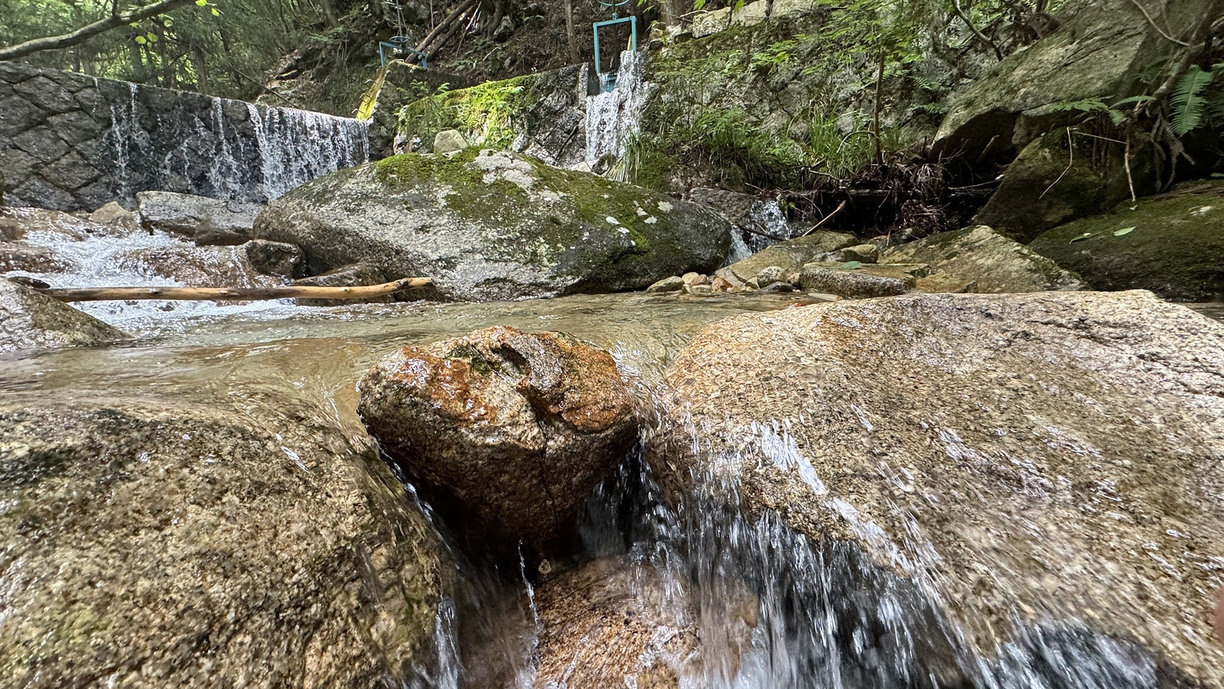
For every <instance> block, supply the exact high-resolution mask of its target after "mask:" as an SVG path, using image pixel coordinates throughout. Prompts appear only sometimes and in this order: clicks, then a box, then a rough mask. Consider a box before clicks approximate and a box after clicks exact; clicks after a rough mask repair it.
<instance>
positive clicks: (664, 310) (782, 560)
mask: <svg viewBox="0 0 1224 689" xmlns="http://www.w3.org/2000/svg"><path fill="white" fill-rule="evenodd" d="M70 229H71V228H60V230H59V231H51V230H47V231H46V232H43V233H39V232H34V233H31V234H30V235H29V236H28V237H27V239H26V240H25V241H27V242H30V243H33V244H36V245H41V246H48V247H54V248H55V249H56V251H57V253H58V255H59V256H61V257H62V258H63V259H64V260H66V261H67V262H68V263H69V264H70V266H71V267H70V268H69V270H68V272H67V273H63V272H61V273H57V274H45V275H41V277H44V278H46V279H49V280H53V281H55V282H56V283H57V284H64V285H79V286H84V285H107V284H117V283H122V284H137V285H140V284H167V280H168V278H167V276H166V275H164V274H161V273H158V272H157V270H156V268H155V267H150V265H149V264H148V263H147V262H143V263H142V262H141V261H133V260H130V257H131V256H132V255H133V254H136V255H139V254H140V252H142V251H149V250H158V251H164V250H175V251H180V252H184V255H192V256H196V258H197V259H198V262H200V263H202V264H204V265H206V266H207V265H213V266H214V267H216V266H222V265H227V262H228V263H229V264H232V263H233V262H234V261H236V260H238V259H239V258H240V257H237V255H236V253H235V252H238V251H240V250H238V249H235V248H199V247H194V246H193V245H190V244H188V243H186V242H184V241H182V240H181V239H178V238H175V237H173V236H168V235H148V234H143V233H135V234H129V235H126V236H89V237H84V238H82V237H76V238H75V239H73V238H71V237H68V238H66V236H68V235H71V232H70ZM65 233H67V235H66V234H65ZM124 257H128V258H127V260H125V258H124ZM798 301H800V300H797V299H795V298H789V297H783V296H765V295H762V296H755V297H749V296H742V295H736V296H734V297H731V296H726V297H711V298H704V299H701V298H695V297H684V296H677V295H646V294H625V295H603V296H575V297H566V298H560V299H551V300H540V301H523V302H510V303H487V304H435V303H396V304H370V305H351V306H343V307H328V308H305V307H297V306H294V305H292V304H291V303H289V302H259V303H255V304H228V305H219V304H209V303H190V302H189V303H177V302H133V303H118V302H103V303H99V304H94V305H87V306H86V307H85V308H86V309H87V310H89V311H90V312H91V313H94V314H95V315H96V316H98V317H100V318H102V319H103V320H107V321H109V322H111V323H113V324H115V325H118V326H120V327H122V328H125V329H127V330H128V331H130V332H132V333H133V334H136V335H138V336H139V339H137V340H136V341H135V342H133V343H132V344H129V345H126V346H119V347H112V348H105V349H92V350H70V351H61V352H52V353H44V354H37V355H32V356H9V357H8V358H6V359H5V360H3V364H2V365H0V401H3V402H4V403H6V404H20V403H21V402H22V400H36V399H45V398H47V397H50V396H54V397H56V398H59V399H63V400H69V401H70V400H72V399H74V398H77V397H80V398H88V397H95V398H96V397H107V396H114V395H123V396H131V397H140V396H143V395H146V394H147V395H150V396H156V397H158V398H161V399H176V398H177V399H183V400H191V401H192V402H195V403H208V402H209V401H217V402H225V403H228V404H233V403H234V402H235V400H238V401H239V402H241V401H242V400H251V401H252V402H253V401H254V400H256V399H267V398H269V397H271V398H276V399H293V400H300V401H305V402H308V403H310V404H311V405H314V406H316V407H318V408H320V409H323V410H325V411H326V413H327V414H328V415H330V416H331V417H332V418H333V420H334V421H335V423H336V424H338V425H339V426H340V427H342V428H343V429H344V431H345V432H346V433H347V434H350V435H352V436H354V437H360V436H362V435H363V434H364V429H363V427H362V426H361V423H360V420H359V419H358V418H357V416H356V411H355V410H356V402H357V400H356V392H355V388H354V385H355V381H356V380H357V378H358V377H359V376H360V375H361V374H362V373H363V372H364V371H365V370H366V369H368V368H369V367H370V366H371V365H372V364H373V363H374V362H375V361H376V360H377V359H378V358H379V357H381V356H382V355H383V354H384V353H386V352H387V351H388V350H390V349H392V348H393V347H396V346H399V345H402V344H407V343H422V342H428V341H433V340H437V339H441V338H446V337H453V336H457V335H461V334H465V333H467V332H470V331H472V330H475V329H478V328H482V327H487V326H492V325H510V326H515V327H518V328H521V329H523V330H528V331H531V330H560V331H565V332H569V333H572V334H574V335H577V336H579V337H581V338H584V339H586V340H589V341H591V342H593V343H595V344H597V345H599V346H602V347H605V348H607V349H608V350H609V351H611V352H613V354H614V356H615V358H616V359H617V361H618V364H619V365H620V366H621V368H622V369H623V370H624V371H625V373H626V374H627V375H628V376H629V377H630V379H631V380H633V381H634V385H635V390H636V391H637V395H638V398H639V404H640V405H641V407H642V410H643V413H644V416H645V417H646V418H651V417H652V416H653V412H654V409H655V407H656V405H658V404H660V401H659V399H660V398H659V397H658V396H657V395H655V394H654V393H653V392H652V391H653V390H654V388H655V386H656V385H657V384H658V383H659V381H660V379H661V372H662V370H663V368H664V367H665V366H666V365H667V363H668V361H669V359H670V357H671V355H672V354H674V353H675V352H676V351H677V350H678V349H679V348H680V347H682V346H683V344H684V343H685V342H686V341H687V340H688V338H689V337H691V336H692V335H693V334H694V333H695V332H696V331H697V330H699V329H700V328H702V327H704V326H705V325H707V324H709V323H711V322H713V321H716V320H718V319H721V318H724V317H727V316H730V315H733V314H737V313H742V312H745V311H768V310H773V309H780V308H786V307H789V306H792V305H794V304H796V303H797V302H798ZM1198 308H1200V310H1202V311H1203V312H1204V313H1207V314H1208V315H1213V316H1214V317H1220V316H1222V315H1224V311H1221V308H1220V305H1218V304H1215V305H1200V306H1199V307H1198ZM758 430H759V438H758V440H757V442H759V443H761V446H762V447H763V448H765V449H766V454H767V456H769V457H770V458H771V459H772V460H773V461H774V462H776V463H778V464H780V465H787V464H788V463H794V462H796V461H798V460H797V459H796V457H797V456H796V455H795V454H794V453H793V452H792V451H791V450H790V445H789V444H788V441H787V439H786V434H785V432H784V431H780V430H779V429H771V428H761V429H758ZM643 432H644V433H646V434H649V433H650V432H651V427H650V424H649V423H648V424H647V425H646V427H645V428H644V429H643ZM803 469H804V468H803V467H800V470H801V473H803ZM807 469H808V472H807V473H806V474H804V475H806V476H807V477H808V482H809V485H810V487H811V488H812V490H813V493H814V495H821V494H822V493H821V488H822V487H821V484H820V481H819V478H817V477H816V475H815V472H814V471H810V470H811V467H810V466H808V467H807ZM738 490H739V487H738V485H737V484H736V483H735V481H734V480H732V479H729V478H727V476H726V475H725V474H724V473H720V472H718V471H717V466H715V467H713V468H712V469H711V470H710V471H709V472H708V473H706V474H702V475H700V476H698V477H697V487H696V488H695V489H694V490H693V491H692V492H691V494H689V495H688V497H687V498H685V499H684V500H682V501H680V502H679V503H674V504H673V503H671V502H669V501H668V500H665V499H664V497H663V491H662V490H661V489H660V488H659V487H658V486H656V485H655V484H654V482H653V478H652V476H651V475H650V472H649V470H648V469H646V468H645V464H644V463H643V462H641V461H640V457H638V456H636V455H634V456H631V457H629V458H627V460H626V462H625V464H624V466H623V467H622V469H621V471H620V473H619V474H618V475H617V476H615V477H613V478H611V479H609V480H608V481H607V482H605V483H604V484H603V485H602V486H600V487H599V488H598V489H597V490H596V491H595V493H594V494H593V495H592V496H591V498H590V500H589V507H588V510H587V515H586V516H585V517H584V520H583V523H582V525H581V531H582V533H583V536H584V542H585V544H586V550H587V552H586V553H585V556H586V557H588V558H610V557H611V558H621V559H622V561H624V562H628V563H631V566H632V567H634V568H637V569H635V570H634V571H636V572H639V575H635V576H634V577H630V578H629V579H628V581H630V582H631V585H630V595H632V596H636V597H640V598H641V599H642V600H650V601H651V605H653V606H654V607H655V608H656V610H655V612H657V613H658V614H659V616H660V617H661V619H664V620H666V622H660V623H659V625H658V626H657V628H656V635H657V636H658V640H657V643H656V642H655V641H652V644H653V645H652V646H651V649H653V650H651V652H650V654H649V657H646V656H645V655H644V656H643V659H642V662H643V663H644V664H647V663H662V664H663V665H666V666H667V667H669V668H670V669H671V670H672V671H673V672H674V673H675V675H676V676H677V677H678V682H679V686H681V687H684V688H685V689H723V688H725V689H773V688H778V689H782V688H801V687H804V688H805V687H811V688H813V689H816V688H820V689H825V688H829V689H869V688H874V687H983V688H986V689H1056V688H1062V687H1066V688H1067V689H1071V688H1078V687H1084V688H1092V689H1096V688H1100V689H1107V688H1108V689H1131V688H1135V689H1138V688H1141V687H1142V688H1147V687H1157V686H1163V684H1162V683H1161V682H1162V680H1161V679H1160V673H1159V668H1158V667H1157V666H1156V664H1155V663H1154V662H1153V661H1152V660H1151V659H1150V658H1149V657H1148V656H1147V655H1145V654H1143V653H1140V652H1138V651H1137V650H1136V649H1134V648H1132V647H1130V646H1128V645H1127V644H1126V643H1124V642H1122V641H1118V640H1114V639H1110V638H1106V637H1102V636H1099V635H1095V634H1093V633H1091V632H1089V631H1088V630H1087V628H1085V627H1083V625H1082V624H1080V623H1078V622H1076V621H1074V620H1067V621H1058V622H1056V623H1051V624H1049V625H1046V626H1043V627H1041V628H1038V629H1023V630H1018V631H1017V633H1016V634H1015V635H1014V636H1013V639H1012V641H1010V642H1008V643H1007V644H1006V645H1004V646H1002V647H1001V648H1000V649H999V650H998V652H997V653H994V654H990V655H986V656H983V655H979V654H978V653H977V652H976V651H974V650H972V649H971V647H970V645H969V644H968V643H966V642H965V640H964V634H963V633H962V632H961V630H959V629H958V628H957V626H956V625H955V624H954V623H953V622H952V621H950V620H949V619H948V617H947V615H946V614H945V613H944V608H945V605H944V603H943V602H942V601H940V600H939V598H938V597H937V596H936V595H935V594H933V593H932V590H933V588H932V587H929V586H926V585H925V584H924V582H923V580H922V577H921V576H918V577H911V578H901V577H898V576H897V575H896V574H894V573H893V572H892V571H891V570H886V569H884V568H881V567H880V566H879V565H878V564H875V563H872V562H868V561H866V559H865V558H864V557H862V556H861V555H860V554H859V552H858V551H857V550H855V549H853V548H850V547H846V546H838V545H817V544H813V543H811V542H809V541H808V540H807V539H806V538H805V537H803V536H802V535H800V534H797V533H795V532H794V531H792V530H791V529H789V528H788V527H787V526H786V525H785V524H784V523H783V522H782V521H781V520H780V519H779V518H777V517H776V516H773V515H770V514H766V515H764V516H758V517H746V516H744V515H743V514H741V513H740V512H739V510H738V509H736V508H735V505H736V504H737V502H738V499H737V498H736V495H737V493H738ZM841 509H842V510H843V512H844V516H846V517H847V519H849V520H852V519H853V508H852V507H851V506H849V505H846V504H843V505H842V507H841ZM863 528H864V529H869V528H870V527H869V525H863ZM930 556H932V554H931V553H927V552H925V551H924V549H923V548H922V547H921V544H917V545H914V544H911V547H909V548H907V549H906V550H905V551H904V552H900V551H898V552H897V554H896V557H897V558H900V559H905V558H909V559H910V560H913V559H915V558H917V559H921V558H923V557H930ZM905 564H906V566H905V567H904V568H903V569H906V570H909V571H920V570H921V569H922V568H921V567H914V566H912V564H913V563H912V562H907V563H905ZM640 572H646V573H648V576H642V575H641V574H640ZM464 578H465V580H466V582H467V584H466V593H465V594H464V595H462V596H461V597H460V599H458V600H455V601H448V602H445V603H444V604H443V605H442V607H441V612H440V614H439V617H438V619H437V623H436V629H435V636H436V639H435V646H436V649H435V650H436V654H435V658H434V660H433V663H432V666H430V667H423V668H420V671H419V675H418V677H417V679H416V684H415V685H416V686H420V687H439V688H448V689H449V688H458V687H468V686H488V684H487V683H486V681H487V677H488V676H489V675H490V674H493V675H496V676H498V677H509V678H513V679H512V680H511V681H510V682H509V684H510V685H512V686H522V687H530V686H533V682H534V681H535V678H534V670H533V667H534V663H535V662H537V660H538V658H539V655H540V653H541V652H542V651H541V646H540V643H541V639H542V638H543V637H542V629H541V622H540V617H539V615H540V613H539V611H538V609H537V607H536V598H537V586H539V585H541V584H540V583H539V577H538V576H537V575H536V573H535V572H529V571H527V569H526V568H525V563H524V568H523V569H522V570H521V571H518V572H512V573H510V574H509V575H507V574H506V573H504V572H503V573H502V574H500V575H499V574H496V573H493V572H491V571H489V570H488V569H487V568H482V567H481V566H479V565H474V564H471V563H469V564H467V565H466V566H465V571H464ZM547 581H548V580H547V579H545V581H544V583H543V584H542V585H544V586H547ZM684 630H691V631H692V633H693V634H695V636H696V638H698V639H699V640H700V641H699V644H698V646H697V648H696V650H695V651H693V650H692V649H689V650H688V651H685V652H683V653H672V652H670V651H669V650H668V649H669V647H668V646H667V643H666V642H667V641H669V640H671V639H674V638H677V635H679V634H681V633H682V632H684ZM577 670H578V669H577V668H575V671H577ZM624 686H631V682H628V681H627V683H626V684H625V685H624Z"/></svg>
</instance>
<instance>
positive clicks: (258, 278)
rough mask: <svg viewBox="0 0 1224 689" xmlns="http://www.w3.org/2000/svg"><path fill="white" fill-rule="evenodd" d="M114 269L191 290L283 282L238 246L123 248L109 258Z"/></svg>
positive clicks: (245, 286) (259, 285)
mask: <svg viewBox="0 0 1224 689" xmlns="http://www.w3.org/2000/svg"><path fill="white" fill-rule="evenodd" d="M111 262H112V263H113V265H114V267H115V269H117V270H119V271H123V272H129V273H137V274H139V275H144V276H148V277H156V278H164V279H166V280H172V281H175V282H178V283H180V284H183V285H189V286H191V287H243V288H248V287H275V286H277V285H280V284H282V283H283V282H284V281H283V280H281V279H280V278H279V277H273V276H271V275H265V274H263V272H262V271H260V270H257V269H256V267H255V266H254V265H252V264H251V260H250V254H249V253H248V252H247V251H246V249H245V248H244V247H240V246H156V247H143V248H137V249H126V250H123V251H120V252H117V253H116V254H115V255H114V256H113V257H112V259H111Z"/></svg>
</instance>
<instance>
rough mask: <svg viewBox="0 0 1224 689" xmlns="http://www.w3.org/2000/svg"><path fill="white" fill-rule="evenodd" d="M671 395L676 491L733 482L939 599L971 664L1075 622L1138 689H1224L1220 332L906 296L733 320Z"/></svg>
mask: <svg viewBox="0 0 1224 689" xmlns="http://www.w3.org/2000/svg"><path fill="white" fill-rule="evenodd" d="M666 379H667V382H668V384H669V386H670V388H671V390H672V394H673V395H674V398H673V399H672V404H671V405H670V408H672V409H674V410H675V411H674V412H669V416H668V419H669V420H668V421H667V422H665V423H663V425H662V427H661V428H662V429H663V430H662V432H661V433H660V434H659V435H658V436H657V439H656V440H655V441H652V447H651V452H650V453H649V459H650V462H651V465H652V467H653V468H654V470H655V476H656V477H658V478H659V480H660V481H661V482H662V483H663V484H664V485H667V486H670V487H671V488H670V489H671V490H673V491H676V490H679V489H681V488H683V487H685V486H687V485H688V484H689V481H690V480H691V479H690V477H691V475H692V474H691V473H690V472H691V471H692V470H693V469H696V470H697V471H698V472H699V473H700V472H702V471H704V470H706V469H713V468H714V467H719V468H722V469H723V470H724V471H726V472H728V473H730V474H731V475H733V476H735V477H736V478H737V479H738V481H739V486H740V487H739V495H740V498H741V499H742V505H743V506H744V508H745V509H746V510H747V511H748V513H749V514H760V513H765V512H772V513H775V514H776V515H777V517H778V519H779V520H780V521H782V522H783V523H784V524H785V525H787V526H788V527H789V528H792V529H794V530H797V531H799V532H800V533H802V534H804V535H806V536H807V537H808V538H810V539H812V540H813V541H814V542H816V543H830V542H839V543H846V544H854V546H855V547H856V548H857V549H859V550H860V551H861V552H863V553H866V554H867V555H868V556H869V557H870V558H871V559H872V560H873V561H875V562H876V563H878V564H879V566H880V567H883V568H885V569H887V570H889V571H895V572H896V573H897V574H898V575H900V576H905V577H914V578H915V579H916V580H918V581H921V582H924V585H928V586H931V587H933V592H934V593H935V594H936V596H937V600H938V601H943V602H942V603H940V605H941V606H942V607H944V608H945V609H946V613H947V615H948V616H949V617H950V618H951V620H952V621H953V622H954V623H955V624H956V625H957V626H958V627H959V628H960V630H961V631H963V633H964V635H965V637H964V638H965V640H966V642H967V643H968V644H969V645H970V649H972V648H974V647H976V648H977V649H978V650H980V651H982V652H984V653H987V654H989V653H990V652H991V651H992V650H993V649H997V648H999V646H1000V644H1001V643H1004V642H1008V641H1012V640H1015V639H1017V638H1024V636H1025V635H1027V634H1037V635H1038V638H1039V639H1040V634H1041V632H1040V631H1035V630H1038V629H1039V628H1041V627H1039V625H1046V626H1048V625H1058V624H1083V625H1086V627H1087V629H1086V630H1085V631H1084V632H1083V634H1081V637H1082V638H1084V639H1085V643H1087V644H1090V645H1091V644H1096V643H1097V642H1098V641H1099V642H1100V644H1103V645H1100V646H1099V648H1107V647H1108V646H1109V644H1115V643H1116V644H1119V645H1120V646H1119V647H1121V648H1127V647H1130V648H1132V649H1133V650H1134V652H1135V653H1136V654H1137V657H1138V658H1140V659H1141V660H1140V661H1137V662H1143V663H1148V662H1149V659H1150V663H1151V664H1150V665H1147V667H1150V668H1152V670H1151V671H1152V672H1154V673H1156V675H1157V677H1163V678H1164V679H1162V680H1157V681H1154V682H1153V683H1152V684H1150V685H1144V686H1162V687H1164V686H1168V687H1171V686H1195V687H1197V686H1201V687H1221V686H1224V646H1221V645H1219V644H1217V643H1215V642H1213V641H1212V638H1211V636H1212V629H1211V618H1210V615H1209V614H1208V611H1209V610H1210V609H1211V606H1212V604H1213V602H1214V595H1215V590H1216V589H1217V588H1218V586H1219V583H1218V576H1217V575H1218V571H1219V563H1218V562H1217V561H1216V560H1217V555H1218V554H1219V553H1221V552H1224V509H1221V505H1224V472H1222V471H1221V470H1220V467H1221V465H1222V463H1224V324H1221V323H1219V322H1216V321H1213V320H1210V319H1208V318H1206V317H1204V316H1202V315H1200V314H1198V313H1195V312H1193V311H1191V310H1189V309H1186V308H1184V307H1181V306H1177V305H1173V304H1168V303H1166V302H1163V301H1161V300H1159V299H1157V298H1155V297H1154V296H1153V295H1151V294H1150V293H1148V292H1138V291H1135V292H1123V293H1098V292H1044V293H1031V294H1008V295H953V294H942V295H928V294H911V295H903V296H898V297H894V298H890V299H876V300H870V301H842V302H835V303H831V304H820V305H812V306H806V307H803V308H797V309H790V310H786V311H781V312H777V313H767V314H750V315H743V316H737V317H734V318H730V319H727V320H724V321H720V322H719V323H717V324H715V325H712V326H709V327H707V328H706V329H705V330H704V331H702V332H701V333H700V334H698V335H697V336H696V337H694V338H693V339H692V340H691V341H690V343H689V344H688V346H687V347H685V349H683V350H682V351H681V352H680V353H679V354H678V355H677V356H676V358H675V360H674V362H673V363H672V365H671V366H670V367H669V369H668V371H667V374H666ZM694 434H695V437H694ZM780 434H785V439H780V438H779V435H780ZM693 447H700V448H701V451H700V454H694V452H693V450H692V448H693ZM707 453H708V454H707ZM715 460H717V461H715ZM1076 620H1078V621H1079V622H1076ZM1014 624H1018V625H1019V628H1017V627H1016V626H1013V625H1014ZM1077 633H1078V632H1077ZM1127 653H1130V651H1127ZM970 669H972V668H970ZM1178 682H1183V683H1180V684H1179V683H1178ZM1068 686H1071V685H1068Z"/></svg>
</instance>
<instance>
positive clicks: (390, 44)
mask: <svg viewBox="0 0 1224 689" xmlns="http://www.w3.org/2000/svg"><path fill="white" fill-rule="evenodd" d="M411 42H412V39H411V38H409V37H408V36H392V37H391V38H390V39H388V40H386V41H379V42H378V62H379V64H380V65H383V66H386V64H387V52H386V51H387V50H388V49H389V50H391V51H392V53H393V54H394V53H408V54H409V55H416V56H417V57H419V58H421V69H429V56H428V55H426V54H425V53H423V52H421V51H419V50H413V49H412V48H409V47H408V45H409V43H411Z"/></svg>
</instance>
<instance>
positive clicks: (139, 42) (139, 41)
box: [136, 36, 148, 45]
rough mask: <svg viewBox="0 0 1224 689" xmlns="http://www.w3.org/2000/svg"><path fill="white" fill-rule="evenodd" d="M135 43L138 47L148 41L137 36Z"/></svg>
mask: <svg viewBox="0 0 1224 689" xmlns="http://www.w3.org/2000/svg"><path fill="white" fill-rule="evenodd" d="M136 43H138V44H139V45H144V44H145V43H148V41H146V40H145V37H144V36H137V37H136Z"/></svg>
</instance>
